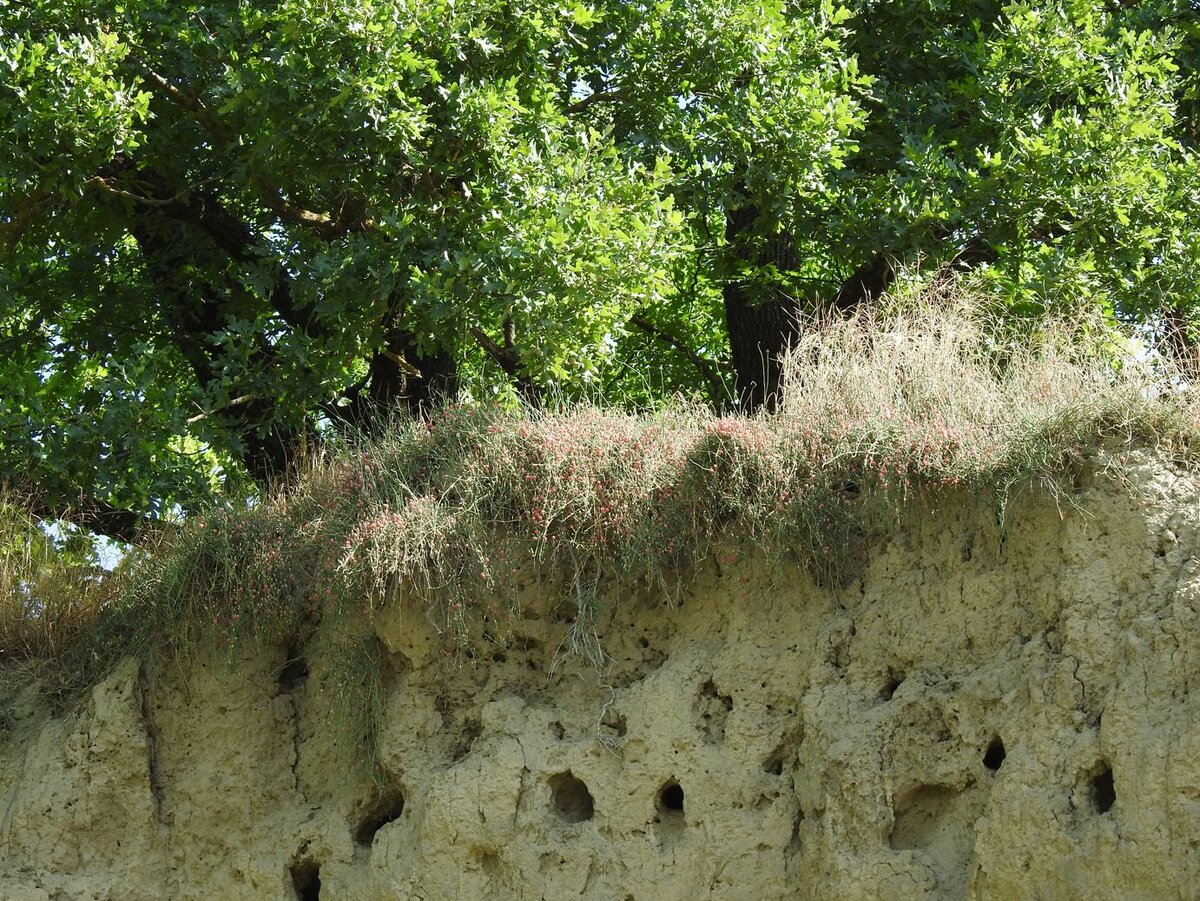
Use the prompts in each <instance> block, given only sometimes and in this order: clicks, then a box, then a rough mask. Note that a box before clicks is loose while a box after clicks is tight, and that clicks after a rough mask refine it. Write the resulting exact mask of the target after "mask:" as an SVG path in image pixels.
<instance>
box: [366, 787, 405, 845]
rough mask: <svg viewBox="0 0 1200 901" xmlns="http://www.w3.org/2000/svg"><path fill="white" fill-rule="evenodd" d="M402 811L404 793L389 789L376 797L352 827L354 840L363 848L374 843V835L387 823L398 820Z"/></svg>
mask: <svg viewBox="0 0 1200 901" xmlns="http://www.w3.org/2000/svg"><path fill="white" fill-rule="evenodd" d="M402 813H404V795H403V793H401V792H400V791H398V790H395V789H393V790H391V791H388V792H386V793H385V794H383V795H381V796H380V797H378V798H376V799H375V801H374V802H373V803H372V804H371V805H370V806H369V807H367V809H366V810H365V811H364V812H363V815H362V817H360V818H359V821H358V826H357V827H355V829H354V841H355V843H356V844H357V845H359V846H360V847H363V848H369V847H371V845H373V844H374V843H375V836H376V834H377V833H378V832H379V830H380V829H382V828H383V827H384V826H386V825H387V824H388V823H390V822H392V821H393V820H398V819H399V818H400V815H401V814H402Z"/></svg>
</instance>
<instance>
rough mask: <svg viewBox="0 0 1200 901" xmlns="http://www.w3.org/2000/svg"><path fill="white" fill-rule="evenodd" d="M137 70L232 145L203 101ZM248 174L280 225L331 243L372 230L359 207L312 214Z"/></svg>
mask: <svg viewBox="0 0 1200 901" xmlns="http://www.w3.org/2000/svg"><path fill="white" fill-rule="evenodd" d="M139 62H140V61H139ZM141 66H142V70H143V71H144V72H145V73H146V77H147V78H148V79H149V81H150V83H151V85H153V86H154V87H155V88H157V89H158V92H159V94H160V95H162V96H164V97H166V98H167V99H168V100H170V101H171V102H172V103H174V104H175V105H176V106H179V107H180V108H182V109H184V110H186V111H187V112H189V113H190V114H191V115H192V117H193V118H194V119H195V120H196V121H197V122H199V123H200V124H201V125H202V126H203V127H204V129H205V130H206V131H208V133H209V134H210V135H211V136H212V137H213V138H215V139H216V140H217V141H218V142H220V143H221V144H225V145H227V146H232V145H234V144H235V143H236V140H235V139H236V135H235V134H234V132H233V131H232V130H231V129H230V128H229V127H228V126H227V125H226V124H225V123H224V122H222V121H221V120H220V119H218V118H217V117H216V116H215V115H214V114H213V112H212V111H211V110H210V109H209V108H208V107H207V106H205V104H204V101H202V100H201V99H200V98H198V97H194V96H192V95H191V94H189V93H187V92H186V91H183V90H182V89H180V88H179V87H178V86H177V85H175V84H173V83H172V82H171V81H170V80H169V79H167V78H164V77H163V76H162V75H160V74H159V73H158V72H156V71H154V69H152V68H151V67H150V66H148V65H147V64H146V63H144V62H141ZM248 171H249V172H250V177H249V181H250V183H251V184H252V185H254V187H255V188H256V191H257V194H258V199H259V201H260V202H261V203H262V204H263V205H264V206H265V207H266V208H267V209H269V210H270V211H271V212H273V213H274V214H275V215H276V216H277V217H279V219H281V220H283V221H284V222H291V223H293V224H295V225H300V226H303V227H305V228H308V229H311V230H312V231H314V232H316V233H317V234H318V235H320V236H321V237H322V238H324V239H326V240H333V239H334V238H339V237H342V236H343V235H348V234H351V233H353V232H360V231H369V230H370V229H372V228H374V226H375V222H374V220H373V219H371V218H370V217H369V216H367V215H366V209H365V208H364V205H363V204H361V203H348V202H344V203H343V204H342V205H341V207H340V208H339V209H338V211H337V214H336V215H330V214H329V213H320V212H316V211H314V210H309V209H306V208H305V207H303V206H300V205H298V204H294V203H291V202H290V201H289V200H287V199H286V198H285V197H284V195H283V189H282V188H280V187H279V186H278V185H276V184H275V183H274V182H273V181H272V180H271V179H269V178H268V177H267V176H265V175H264V174H263V173H261V172H255V171H253V170H248Z"/></svg>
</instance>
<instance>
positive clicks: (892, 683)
mask: <svg viewBox="0 0 1200 901" xmlns="http://www.w3.org/2000/svg"><path fill="white" fill-rule="evenodd" d="M903 684H904V677H903V676H897V675H896V674H895V673H888V679H887V681H886V682H885V683H884V684H883V688H881V689H879V700H881V701H890V700H891V699H892V696H893V695H894V694H895V693H896V690H897V689H899V688H900V686H901V685H903Z"/></svg>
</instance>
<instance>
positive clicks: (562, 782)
mask: <svg viewBox="0 0 1200 901" xmlns="http://www.w3.org/2000/svg"><path fill="white" fill-rule="evenodd" d="M550 804H551V806H552V807H553V808H554V811H555V813H557V814H558V815H559V817H561V818H562V819H563V820H565V821H566V822H568V823H582V822H583V821H584V820H590V819H591V818H592V815H593V814H594V813H595V812H596V803H595V801H593V800H592V793H591V792H590V791H588V787H587V785H586V784H585V783H584V781H583V780H582V779H580V778H579V777H578V776H576V775H575V774H574V773H572V772H571V771H570V770H567V771H566V772H565V773H558V774H557V775H554V776H551V777H550Z"/></svg>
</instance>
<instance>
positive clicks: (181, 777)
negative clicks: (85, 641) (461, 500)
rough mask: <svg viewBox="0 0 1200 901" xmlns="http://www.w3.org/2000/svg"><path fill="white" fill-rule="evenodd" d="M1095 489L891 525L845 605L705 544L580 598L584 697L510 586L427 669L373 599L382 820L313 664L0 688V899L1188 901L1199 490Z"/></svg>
mask: <svg viewBox="0 0 1200 901" xmlns="http://www.w3.org/2000/svg"><path fill="white" fill-rule="evenodd" d="M1129 477H1130V479H1131V481H1132V483H1133V484H1132V485H1127V484H1119V483H1118V482H1116V481H1114V480H1113V479H1111V478H1109V477H1106V476H1101V475H1097V474H1094V473H1092V474H1088V473H1084V474H1081V476H1080V480H1079V492H1078V494H1077V495H1076V496H1075V497H1074V498H1073V499H1072V500H1074V501H1076V502H1077V503H1078V504H1079V508H1074V507H1070V506H1068V507H1066V508H1064V509H1062V510H1060V509H1059V507H1058V506H1057V505H1056V504H1055V503H1054V502H1053V501H1051V500H1049V499H1048V498H1039V497H1035V496H1032V495H1031V496H1027V497H1025V498H1024V499H1022V500H1020V501H1019V502H1017V503H1016V504H1015V505H1014V506H1013V508H1012V509H1011V510H1010V511H1009V518H1008V525H1007V528H1006V529H1005V530H1003V532H1002V531H1001V530H1000V529H999V528H998V525H997V517H996V512H995V510H994V509H992V507H990V506H989V505H988V504H987V503H985V502H982V501H977V500H975V499H973V498H969V497H965V496H960V497H956V498H950V499H946V500H943V501H942V502H941V503H940V504H939V505H938V506H937V507H936V508H929V507H926V508H923V509H919V510H916V511H914V512H913V513H912V514H911V515H910V516H908V517H907V518H906V519H905V522H904V524H903V526H902V527H901V528H899V529H898V530H897V532H896V533H895V535H893V536H892V537H891V538H890V539H887V540H881V541H879V542H876V543H875V544H874V546H873V547H872V548H871V550H870V552H869V554H868V555H867V557H866V559H865V561H864V562H863V565H862V568H861V570H860V572H859V573H858V576H857V577H856V578H855V579H854V581H852V582H851V583H850V584H847V585H844V586H828V587H819V586H815V585H814V584H813V583H812V581H811V579H810V578H809V577H808V575H807V574H806V573H805V571H804V570H802V569H800V568H797V567H795V566H788V565H778V566H774V567H768V566H766V565H765V564H764V563H762V562H761V561H759V560H756V559H753V558H749V559H738V558H737V557H736V556H735V555H733V554H732V553H730V554H723V555H720V556H719V557H717V558H716V559H712V560H710V561H709V562H708V563H707V564H706V565H705V567H704V568H703V571H702V572H701V573H700V574H699V575H698V577H697V579H696V581H695V582H694V583H692V584H691V586H690V588H688V589H687V590H685V591H684V592H683V594H682V596H681V598H680V603H679V604H678V605H677V606H674V607H670V606H667V605H665V604H663V603H661V602H659V601H658V600H656V599H655V598H653V597H651V596H650V595H649V594H648V593H645V594H640V595H639V594H637V593H628V594H624V595H621V594H619V593H617V592H615V591H613V592H611V593H610V596H609V598H608V600H609V601H610V603H611V606H610V608H609V610H608V612H607V613H606V614H605V616H604V618H603V621H602V623H601V628H600V632H601V639H602V642H603V646H604V649H605V651H606V652H607V654H608V655H609V657H610V658H611V663H610V665H609V666H608V668H607V669H606V670H605V671H603V672H602V673H601V672H599V671H597V670H596V669H594V668H592V667H590V666H589V665H587V664H586V663H584V662H582V661H581V660H579V659H578V658H573V659H571V658H569V659H566V660H559V663H558V665H557V666H555V665H554V663H555V661H556V660H557V659H558V658H559V656H560V655H559V654H558V651H559V648H560V645H561V643H562V641H563V639H564V635H565V634H566V632H567V630H568V628H569V626H570V623H569V619H570V615H569V611H563V610H561V609H560V610H558V611H557V612H556V611H554V610H552V609H548V607H549V605H548V604H547V603H546V602H545V601H544V599H542V595H539V593H538V590H537V589H536V587H535V586H531V587H530V588H529V589H528V593H529V599H528V603H527V604H526V611H527V613H526V615H525V617H524V618H523V619H521V621H520V622H518V623H517V624H516V627H515V635H514V638H513V640H512V641H511V642H510V643H509V644H508V646H506V647H499V646H493V647H490V648H489V649H488V657H487V659H483V658H479V659H477V660H475V661H474V662H473V663H469V664H468V665H466V666H464V667H462V668H459V669H455V668H454V667H453V666H451V665H449V664H448V663H447V660H446V657H445V655H444V654H443V652H442V650H441V647H440V645H439V643H438V640H437V638H436V635H435V634H434V632H433V631H432V629H431V627H430V626H429V625H428V623H427V620H426V619H425V618H424V617H423V616H422V614H421V612H420V611H419V610H415V609H412V608H411V606H410V605H406V604H405V603H403V602H394V603H393V604H392V605H391V606H390V607H387V608H385V609H382V610H380V611H379V615H378V616H377V618H376V620H375V626H374V627H375V630H376V632H377V634H378V636H379V639H380V640H381V641H382V642H383V644H384V645H385V647H386V648H387V652H388V653H387V658H388V672H387V673H385V674H384V679H385V685H386V690H387V694H386V697H387V713H386V717H385V721H384V729H383V734H382V739H381V746H382V754H383V764H384V767H385V769H386V772H387V773H388V774H389V778H390V780H391V783H390V786H389V788H388V790H387V791H386V792H385V793H384V796H383V798H382V799H379V798H374V799H373V796H372V791H371V789H370V787H369V786H368V785H367V784H366V783H365V782H364V781H363V780H362V779H361V778H359V777H357V776H355V775H354V770H353V768H351V767H348V766H347V765H346V762H345V759H344V756H339V755H338V752H337V751H336V748H335V746H334V733H335V731H336V730H335V727H333V726H332V725H331V718H330V714H329V710H328V704H327V701H326V699H325V696H324V695H323V694H322V693H321V692H320V691H318V690H316V686H319V685H320V684H322V683H321V679H322V678H323V666H324V663H323V661H322V660H321V659H319V658H317V657H314V658H313V659H308V660H305V661H303V662H297V661H293V662H292V664H291V665H286V666H285V664H286V663H287V656H288V654H287V652H286V651H285V650H284V649H278V650H277V652H275V653H274V654H272V655H264V654H257V655H254V656H252V657H250V658H249V659H247V660H246V661H244V662H243V663H242V664H241V665H240V666H238V667H228V666H223V665H213V664H210V663H207V662H204V661H202V660H199V661H192V662H188V661H171V662H166V661H163V662H155V661H149V662H139V661H135V660H129V661H126V662H125V663H123V664H122V665H121V666H120V667H119V668H118V669H117V670H116V671H115V672H114V673H113V674H112V675H111V677H110V678H108V679H107V680H106V681H105V682H104V683H103V684H101V685H100V686H98V687H97V688H96V689H95V690H94V691H93V693H92V697H91V701H90V705H89V706H88V707H87V709H86V710H85V711H84V712H82V713H81V714H79V715H77V716H73V717H54V716H51V714H50V713H49V712H48V709H47V708H46V706H45V704H44V703H43V702H42V701H41V700H40V699H39V697H38V696H37V694H36V692H34V691H32V690H29V691H26V692H24V693H22V694H18V695H13V696H10V697H9V698H8V699H7V702H6V707H5V717H6V719H5V721H4V723H3V725H4V727H5V729H6V733H7V738H6V739H5V740H4V741H3V742H2V743H0V898H4V899H13V901H17V899H20V901H33V899H38V901H47V899H71V901H74V899H111V901H136V899H161V898H170V899H181V901H182V899H212V898H230V899H235V898H236V899H270V901H277V899H295V898H299V899H302V901H310V899H316V898H323V899H327V901H328V899H362V901H374V899H395V898H421V899H429V901H433V899H444V898H531V899H540V898H545V899H563V898H575V897H586V898H597V899H639V901H641V899H656V901H657V899H673V898H678V899H689V901H690V899H695V898H700V897H714V898H729V899H750V898H756V899H760V898H761V899H771V898H813V899H842V898H844V899H866V898H886V899H893V898H897V899H906V898H964V897H965V898H996V899H1019V898H1037V899H1056V898H1063V899H1075V898H1082V897H1087V898H1113V899H1122V901H1129V899H1138V898H1146V899H1163V898H1194V897H1197V896H1198V895H1200V691H1197V692H1193V687H1194V686H1195V685H1196V684H1197V681H1198V680H1200V642H1198V641H1197V638H1196V636H1197V635H1200V561H1198V559H1197V553H1198V550H1200V532H1198V527H1200V495H1198V493H1197V482H1196V480H1195V479H1194V478H1193V477H1192V476H1188V475H1183V474H1181V473H1179V472H1178V471H1176V470H1173V469H1171V468H1170V467H1168V466H1165V465H1163V464H1162V463H1159V462H1155V461H1153V460H1152V459H1150V458H1149V457H1138V456H1137V455H1135V456H1134V459H1133V461H1132V463H1131V465H1130V468H1129ZM545 594H546V593H545V592H543V595H545Z"/></svg>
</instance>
